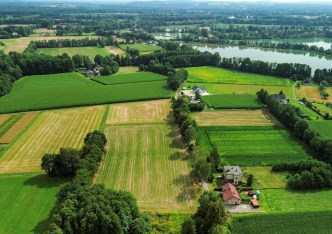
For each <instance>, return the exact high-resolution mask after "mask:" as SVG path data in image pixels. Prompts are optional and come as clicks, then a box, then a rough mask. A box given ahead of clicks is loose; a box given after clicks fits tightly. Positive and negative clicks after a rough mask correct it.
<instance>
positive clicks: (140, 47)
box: [120, 44, 163, 53]
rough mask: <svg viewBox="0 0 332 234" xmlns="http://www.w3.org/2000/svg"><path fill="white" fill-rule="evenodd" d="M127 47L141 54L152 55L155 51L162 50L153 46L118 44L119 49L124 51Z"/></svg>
mask: <svg viewBox="0 0 332 234" xmlns="http://www.w3.org/2000/svg"><path fill="white" fill-rule="evenodd" d="M127 47H129V48H130V49H136V50H139V52H141V53H152V52H154V51H157V50H163V48H162V47H160V46H155V45H146V44H120V48H121V49H123V50H126V49H127Z"/></svg>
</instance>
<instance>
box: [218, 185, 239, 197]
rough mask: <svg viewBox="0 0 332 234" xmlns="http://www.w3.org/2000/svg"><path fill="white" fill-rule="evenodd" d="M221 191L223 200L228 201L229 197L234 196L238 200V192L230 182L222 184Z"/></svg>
mask: <svg viewBox="0 0 332 234" xmlns="http://www.w3.org/2000/svg"><path fill="white" fill-rule="evenodd" d="M222 191H223V199H224V201H228V200H229V199H232V198H236V199H238V200H240V194H239V193H238V191H237V190H236V188H235V187H234V185H232V184H231V183H227V184H225V185H224V186H222Z"/></svg>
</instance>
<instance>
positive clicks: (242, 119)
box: [193, 110, 275, 126]
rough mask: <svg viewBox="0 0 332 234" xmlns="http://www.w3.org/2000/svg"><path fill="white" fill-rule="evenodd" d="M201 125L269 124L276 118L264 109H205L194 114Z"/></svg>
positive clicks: (272, 123)
mask: <svg viewBox="0 0 332 234" xmlns="http://www.w3.org/2000/svg"><path fill="white" fill-rule="evenodd" d="M193 116H194V118H195V119H196V121H197V124H198V125H199V126H214V125H215V126H269V125H274V124H275V122H274V119H273V118H272V117H271V116H270V115H269V114H268V113H266V112H265V111H263V110H222V111H213V112H212V111H211V112H210V111H203V112H199V113H195V114H193Z"/></svg>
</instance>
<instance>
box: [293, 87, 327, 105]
mask: <svg viewBox="0 0 332 234" xmlns="http://www.w3.org/2000/svg"><path fill="white" fill-rule="evenodd" d="M295 92H296V96H297V98H299V99H301V98H304V97H305V98H306V99H308V100H310V101H318V102H322V101H325V102H326V101H329V102H331V101H332V88H326V92H327V93H328V94H329V95H330V96H329V97H328V98H327V99H322V97H321V96H320V93H319V90H318V86H301V87H300V88H297V89H296V90H295Z"/></svg>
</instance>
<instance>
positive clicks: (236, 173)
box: [224, 166, 243, 185]
mask: <svg viewBox="0 0 332 234" xmlns="http://www.w3.org/2000/svg"><path fill="white" fill-rule="evenodd" d="M224 177H225V180H226V181H227V182H231V183H232V184H235V185H238V184H239V183H241V182H242V179H243V172H242V170H241V168H240V167H239V166H224Z"/></svg>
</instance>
